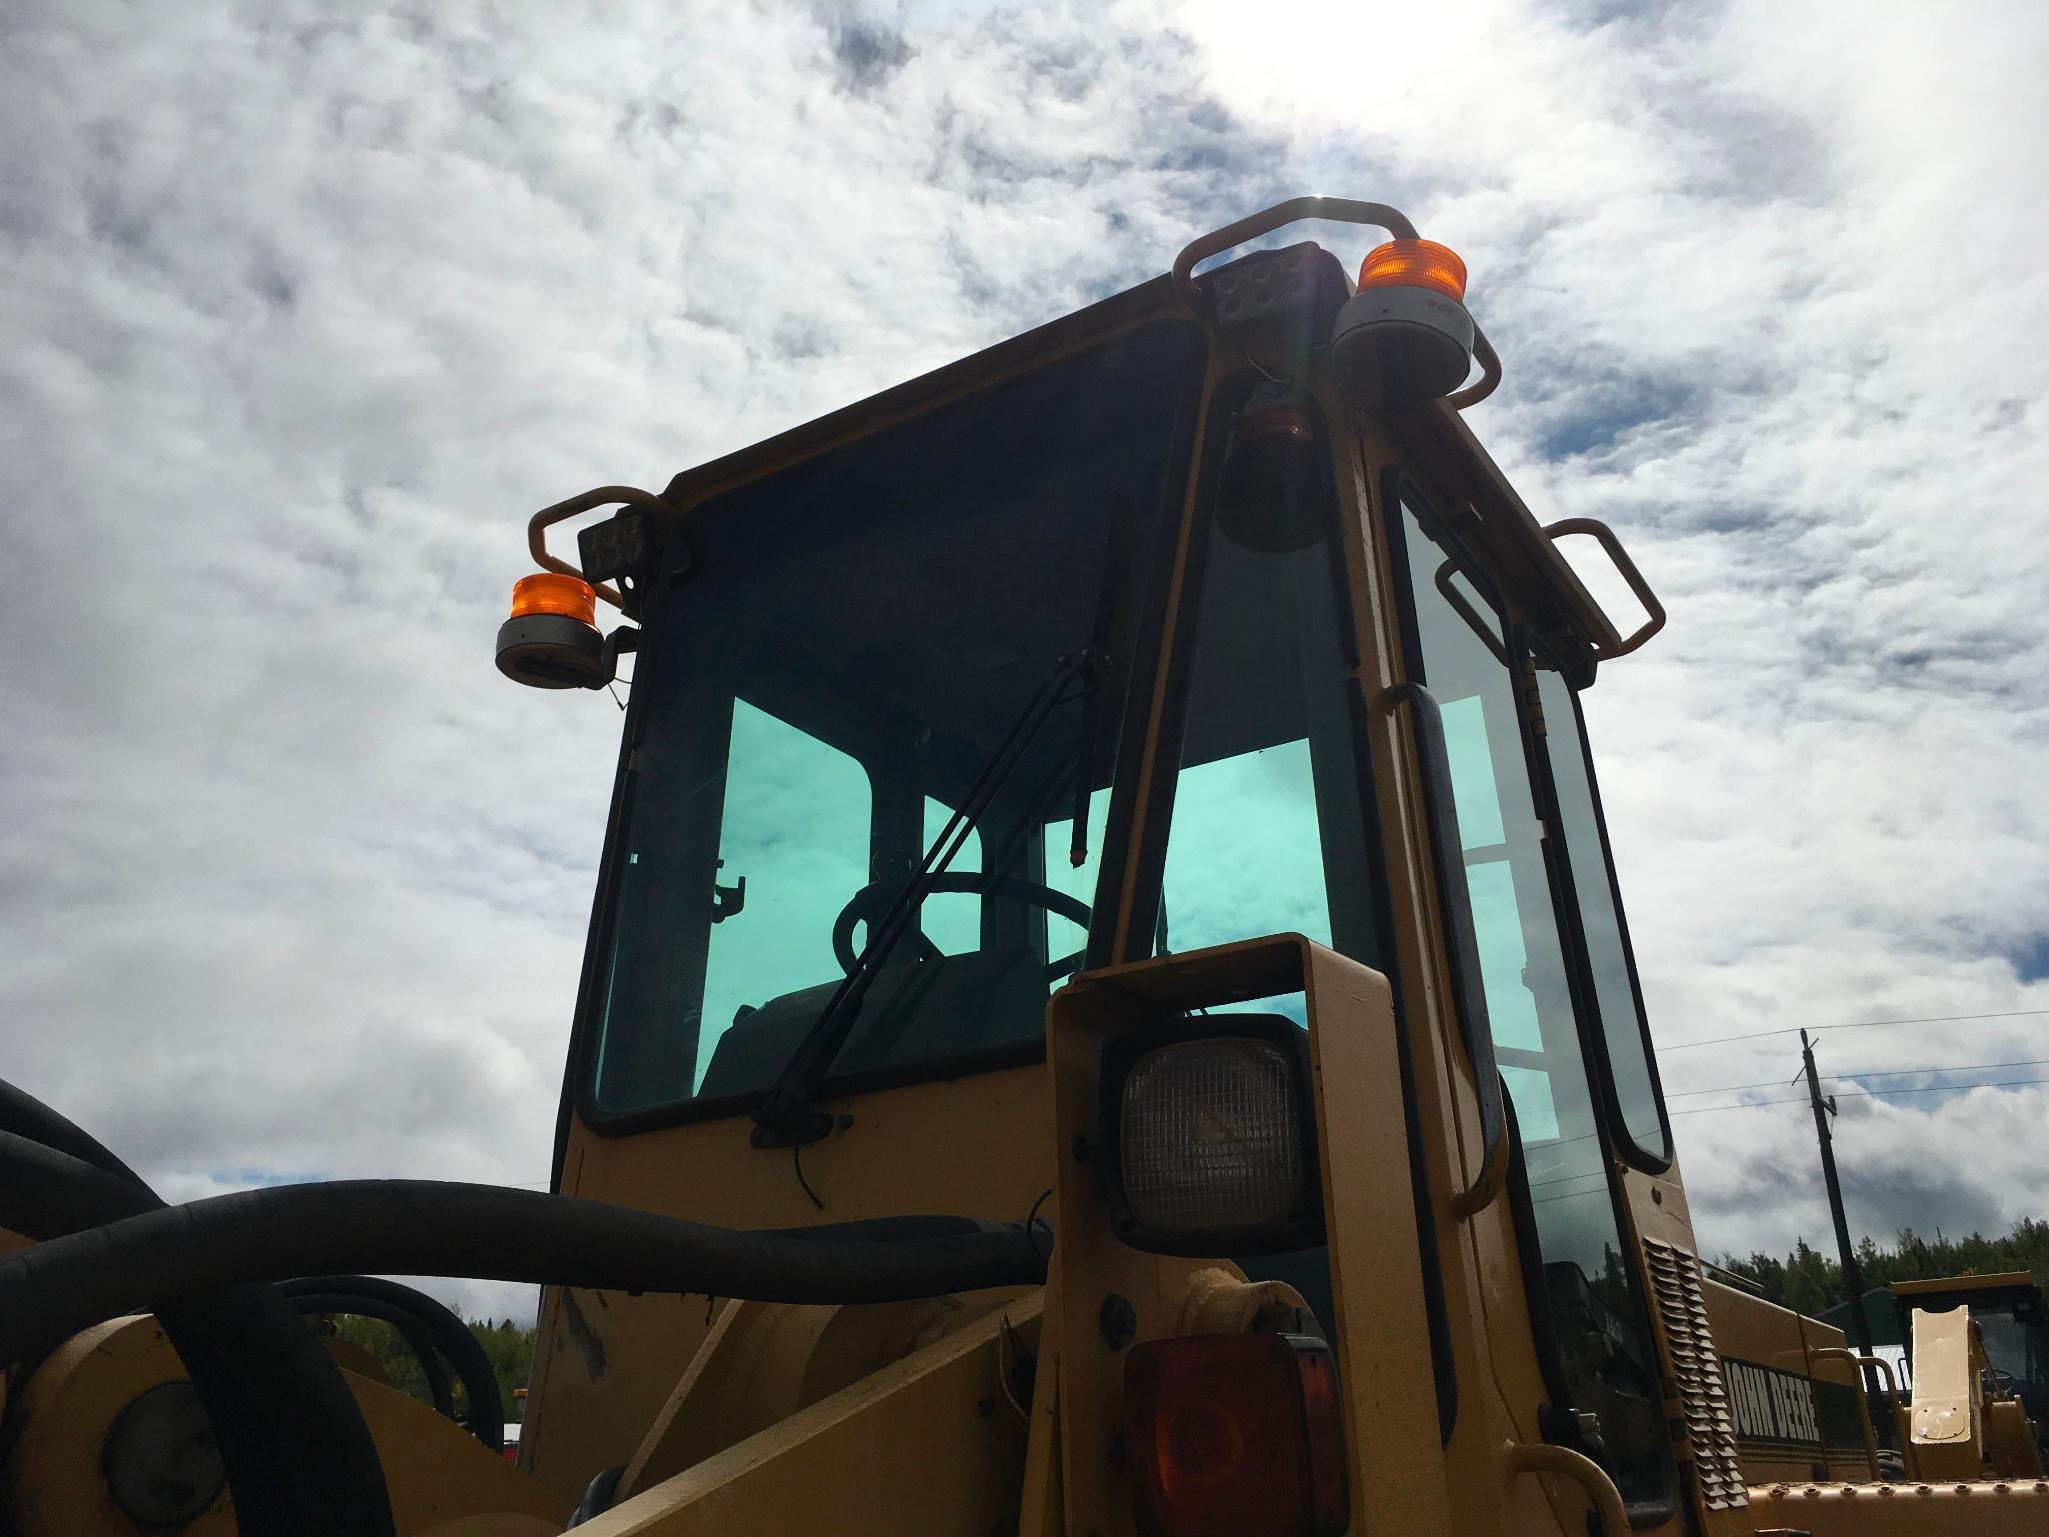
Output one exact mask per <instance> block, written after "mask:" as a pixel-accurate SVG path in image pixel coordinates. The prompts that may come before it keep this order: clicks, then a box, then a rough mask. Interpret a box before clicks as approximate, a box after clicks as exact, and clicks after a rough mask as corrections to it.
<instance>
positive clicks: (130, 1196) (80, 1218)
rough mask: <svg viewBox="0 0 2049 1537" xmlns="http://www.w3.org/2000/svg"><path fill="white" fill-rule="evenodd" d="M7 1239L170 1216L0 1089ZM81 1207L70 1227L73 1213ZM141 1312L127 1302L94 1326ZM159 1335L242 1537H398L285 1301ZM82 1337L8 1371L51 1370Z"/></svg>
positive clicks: (109, 1158)
mask: <svg viewBox="0 0 2049 1537" xmlns="http://www.w3.org/2000/svg"><path fill="white" fill-rule="evenodd" d="M0 1128H4V1130H0V1226H5V1227H9V1228H12V1229H13V1230H14V1231H16V1232H19V1233H22V1234H24V1235H25V1236H28V1237H32V1238H36V1237H41V1238H43V1239H44V1242H43V1243H38V1244H37V1245H36V1246H35V1248H32V1249H27V1250H22V1251H19V1253H20V1254H32V1253H35V1252H37V1251H38V1250H40V1249H41V1248H43V1247H44V1246H45V1244H47V1243H68V1242H70V1241H71V1240H70V1239H69V1238H67V1237H64V1236H62V1235H64V1234H66V1233H76V1232H78V1231H79V1230H81V1229H84V1230H89V1231H95V1232H97V1231H104V1230H105V1228H106V1225H107V1224H109V1223H112V1224H114V1225H116V1226H118V1225H119V1224H120V1223H121V1222H122V1221H138V1220H148V1219H149V1218H150V1217H161V1216H162V1215H164V1214H165V1212H166V1210H167V1208H165V1207H164V1204H163V1202H162V1201H161V1200H159V1199H158V1197H157V1195H156V1193H155V1192H154V1191H152V1190H151V1189H150V1188H149V1186H148V1185H146V1184H144V1183H143V1182H142V1180H141V1179H140V1178H139V1177H138V1176H136V1174H135V1173H134V1171H133V1170H131V1169H129V1167H128V1166H127V1165H126V1164H125V1163H123V1162H122V1161H121V1160H120V1159H119V1158H116V1157H115V1156H114V1155H113V1154H112V1153H110V1152H108V1151H107V1149H106V1148H104V1147H102V1146H101V1145H100V1144H99V1143H98V1142H97V1141H96V1140H94V1139H93V1138H92V1137H91V1136H89V1135H87V1134H86V1133H85V1132H84V1131H82V1130H80V1129H79V1128H78V1127H77V1126H75V1125H73V1124H72V1123H71V1122H70V1121H69V1120H67V1119H65V1117H63V1116H62V1115H59V1114H58V1113H57V1112H56V1111H55V1110H52V1109H51V1108H50V1107H49V1106H47V1105H45V1104H43V1103H42V1102H41V1101H40V1100H38V1099H36V1098H34V1097H33V1096H32V1095H29V1094H27V1093H24V1092H23V1091H22V1090H20V1089H18V1088H16V1087H15V1086H14V1085H13V1084H11V1083H7V1082H5V1081H4V1080H0ZM67 1201H69V1202H75V1203H76V1205H75V1208H73V1209H71V1210H70V1211H69V1213H68V1215H67V1207H66V1204H65V1203H66V1202H67ZM131 1305H133V1302H132V1300H124V1301H122V1302H120V1303H117V1304H116V1305H115V1306H114V1307H112V1308H109V1309H107V1310H106V1311H105V1312H103V1313H100V1314H97V1315H96V1316H95V1317H94V1318H92V1319H91V1320H89V1322H91V1323H97V1322H99V1321H100V1320H101V1319H103V1318H109V1317H112V1316H114V1315H115V1314H116V1313H119V1312H120V1311H122V1310H123V1309H124V1308H126V1307H129V1306H131ZM156 1315H157V1323H158V1324H159V1326H161V1327H162V1329H163V1331H164V1334H165V1337H166V1338H168V1339H169V1340H170V1342H171V1347H172V1348H173V1349H174V1350H176V1351H177V1353H178V1358H179V1359H180V1360H181V1361H183V1362H184V1364H185V1373H186V1375H187V1377H189V1378H190V1379H191V1382H192V1386H193V1387H194V1389H196V1390H197V1391H198V1393H199V1396H200V1401H201V1402H202V1403H204V1404H205V1406H206V1412H207V1418H208V1419H209V1421H210V1422H211V1423H212V1425H213V1428H214V1436H215V1439H216V1441H217V1443H218V1444H219V1447H220V1452H221V1462H222V1465H223V1467H224V1468H225V1469H226V1471H227V1475H228V1488H229V1491H230V1492H231V1494H232V1495H233V1497H234V1501H235V1519H236V1523H237V1527H238V1529H239V1530H240V1531H241V1532H242V1533H243V1534H244V1537H302V1534H303V1537H389V1534H390V1533H391V1532H392V1531H393V1529H394V1528H393V1522H392V1517H391V1500H390V1496H389V1494H388V1493H387V1492H386V1489H385V1483H384V1467H383V1464H382V1462H381V1461H380V1460H379V1458H378V1455H377V1445H376V1442H375V1441H373V1440H372V1439H371V1436H370V1428H369V1426H368V1425H366V1424H365V1423H364V1422H363V1415H362V1411H361V1410H360V1409H358V1408H357V1407H356V1400H355V1396H354V1395H353V1394H351V1393H350V1392H349V1389H348V1384H347V1383H346V1382H345V1381H344V1380H343V1378H342V1374H341V1372H340V1370H339V1369H338V1368H337V1367H336V1366H335V1364H334V1361H333V1360H332V1358H330V1357H329V1355H328V1354H327V1352H326V1350H324V1349H323V1348H322V1347H321V1344H320V1342H319V1340H317V1339H315V1338H314V1337H313V1333H312V1331H311V1330H309V1329H308V1328H306V1326H305V1325H304V1324H303V1323H302V1322H300V1320H299V1316H298V1314H297V1313H295V1312H294V1311H293V1310H292V1308H291V1307H290V1305H289V1304H287V1303H286V1302H285V1300H284V1299H283V1298H282V1297H280V1296H278V1295H277V1293H276V1292H274V1291H273V1290H271V1289H270V1288H269V1287H265V1286H233V1287H228V1288H224V1289H222V1290H218V1291H215V1292H213V1293H211V1294H206V1295H198V1296H183V1297H175V1298H169V1297H168V1295H167V1300H165V1301H164V1302H163V1303H162V1305H161V1306H159V1307H158V1308H157V1309H156ZM75 1332H76V1330H75V1329H64V1330H61V1331H59V1332H57V1333H55V1334H47V1335H44V1336H42V1337H41V1339H40V1342H39V1343H38V1344H36V1345H35V1346H34V1347H33V1348H31V1349H26V1350H19V1351H7V1352H0V1364H4V1365H9V1366H12V1365H15V1364H17V1363H19V1364H33V1363H35V1362H39V1361H40V1360H41V1359H42V1357H43V1356H44V1355H45V1354H47V1353H48V1351H50V1350H51V1349H53V1348H55V1347H56V1346H57V1345H59V1344H61V1343H62V1342H63V1341H64V1339H65V1338H66V1337H68V1336H69V1335H70V1334H72V1333H75Z"/></svg>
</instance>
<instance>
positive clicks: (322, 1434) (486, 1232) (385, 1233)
mask: <svg viewBox="0 0 2049 1537" xmlns="http://www.w3.org/2000/svg"><path fill="white" fill-rule="evenodd" d="M0 1226H4V1227H8V1228H12V1229H13V1230H14V1231H16V1232H19V1233H23V1234H25V1235H27V1236H28V1237H31V1238H34V1239H37V1240H38V1242H36V1243H35V1244H34V1245H33V1246H32V1247H30V1248H27V1249H24V1250H20V1251H17V1252H16V1253H14V1254H11V1255H8V1256H7V1257H6V1258H4V1259H0V1365H4V1366H8V1367H16V1366H26V1367H28V1368H30V1369H33V1367H34V1365H35V1363H37V1362H39V1361H40V1360H41V1359H42V1358H43V1356H44V1355H46V1354H47V1353H48V1352H49V1351H50V1350H52V1349H54V1348H56V1346H58V1345H59V1344H61V1343H62V1342H63V1341H64V1340H65V1339H67V1338H69V1337H70V1336H71V1335H73V1334H75V1333H77V1332H78V1331H79V1330H80V1329H83V1328H87V1327H90V1326H91V1325H93V1324H95V1323H98V1322H100V1321H102V1320H104V1319H107V1318H111V1317H115V1316H117V1315H119V1314H121V1313H124V1312H128V1311H132V1310H134V1309H137V1308H149V1309H152V1310H154V1311H155V1312H156V1315H157V1318H158V1321H159V1322H160V1323H161V1324H162V1325H163V1328H164V1332H165V1334H166V1335H167V1336H169V1338H170V1340H171V1343H172V1345H173V1346H174V1347H175V1348H176V1349H177V1351H178V1354H179V1355H180V1356H181V1357H182V1358H183V1360H184V1362H185V1365H186V1369H187V1371H188V1373H189V1374H190V1376H191V1379H192V1383H193V1386H194V1387H195V1388H196V1389H197V1390H198V1391H199V1393H200V1396H201V1399H202V1401H203V1402H204V1403H205V1405H206V1408H207V1412H208V1414H209V1416H210V1417H211V1419H212V1420H213V1422H214V1427H215V1432H216V1435H217V1436H218V1438H219V1441H220V1445H221V1455H222V1460H223V1462H224V1464H225V1466H226V1468H227V1471H228V1481H229V1487H230V1489H231V1491H232V1492H233V1495H234V1499H235V1510H236V1515H237V1520H238V1522H239V1524H240V1529H241V1530H242V1531H243V1532H244V1533H245V1534H249V1537H258V1534H262V1533H273V1532H275V1533H284V1532H293V1533H326V1532H334V1533H341V1532H349V1533H378V1532H390V1531H391V1530H392V1520H391V1510H390V1504H389V1500H388V1497H387V1495H386V1491H385V1488H384V1476H383V1469H382V1467H381V1465H380V1463H379V1462H378V1458H377V1450H376V1447H375V1445H374V1443H373V1442H372V1441H371V1439H370V1434H369V1431H368V1429H367V1427H366V1426H365V1425H364V1423H363V1419H362V1415H361V1413H360V1411H359V1410H358V1409H357V1407H356V1403H355V1400H354V1398H353V1396H352V1395H351V1394H350V1393H349V1390H348V1387H347V1385H346V1383H345V1382H344V1381H343V1379H342V1376H341V1373H340V1372H339V1371H338V1370H337V1369H336V1367H335V1366H334V1363H333V1362H332V1360H331V1359H330V1358H329V1357H328V1355H327V1353H326V1351H325V1350H324V1349H322V1348H321V1346H320V1344H319V1341H318V1340H317V1339H316V1338H315V1337H314V1335H313V1334H312V1332H311V1331H310V1330H308V1329H307V1328H305V1327H304V1325H303V1324H302V1323H300V1321H299V1317H298V1315H299V1313H301V1312H309V1313H310V1312H350V1313H359V1314H363V1315H365V1316H369V1317H382V1318H386V1319H387V1320H388V1321H390V1322H392V1323H393V1324H395V1325H396V1326H397V1327H399V1329H400V1330H401V1333H402V1334H404V1335H405V1337H406V1338H407V1340H408V1342H409V1343H411V1344H412V1346H413V1348H414V1349H415V1351H416V1352H418V1353H419V1354H420V1356H421V1359H422V1361H423V1362H424V1363H429V1364H428V1365H427V1372H428V1381H429V1386H430V1391H433V1392H434V1395H435V1398H436V1402H437V1406H439V1407H443V1409H444V1412H446V1409H447V1407H448V1406H449V1405H451V1404H452V1395H451V1394H450V1393H449V1392H448V1389H447V1384H446V1382H445V1380H443V1381H440V1383H439V1385H438V1386H437V1385H436V1383H437V1376H436V1373H437V1370H438V1368H437V1367H436V1366H434V1365H433V1364H431V1358H432V1357H433V1356H434V1354H435V1353H436V1351H439V1352H440V1353H441V1354H443V1355H445V1356H446V1357H447V1359H448V1360H449V1362H450V1363H451V1364H452V1365H453V1366H454V1367H455V1369H456V1373H457V1376H458V1378H459V1379H460V1380H461V1381H462V1383H463V1385H464V1389H465V1392H466V1394H467V1395H468V1398H469V1403H470V1412H471V1428H472V1430H473V1431H475V1433H476V1434H477V1435H478V1436H479V1438H480V1439H482V1440H484V1441H485V1442H486V1444H487V1445H495V1444H498V1441H499V1438H500V1437H501V1435H502V1431H503V1423H502V1406H501V1403H500V1400H499V1396H498V1391H497V1380H496V1377H495V1375H494V1374H493V1373H492V1372H491V1370H490V1364H489V1362H488V1360H486V1359H485V1358H484V1356H483V1352H482V1350H481V1348H480V1347H479V1346H478V1345H477V1343H476V1341H475V1339H474V1337H472V1336H471V1335H470V1333H469V1330H468V1329H467V1327H466V1326H464V1325H463V1324H462V1322H461V1320H460V1319H457V1318H456V1317H455V1315H454V1314H452V1313H449V1312H448V1311H447V1309H445V1308H442V1307H441V1306H440V1304H438V1303H435V1302H433V1300H432V1299H431V1298H427V1297H425V1296H424V1295H423V1294H421V1293H419V1292H416V1291H414V1290H413V1289H412V1288H410V1287H406V1286H400V1285H398V1284H397V1283H395V1282H389V1281H383V1280H379V1279H377V1278H376V1276H375V1275H363V1274H358V1273H356V1272H363V1271H368V1272H384V1273H387V1274H398V1275H460V1276H474V1277H483V1278H489V1279H495V1280H505V1281H525V1282H533V1283H539V1284H543V1285H553V1286H576V1287H589V1288H598V1289H610V1290H621V1291H629V1292H642V1291H671V1292H696V1293H703V1294H706V1295H710V1296H717V1297H744V1298H750V1299H753V1300H758V1301H763V1302H791V1303H816V1304H841V1303H865V1302H894V1301H901V1300H905V1299H909V1298H914V1297H931V1296H940V1295H944V1294H947V1293H951V1292H959V1291H975V1290H980V1289H982V1288H986V1287H996V1286H1019V1285H1037V1284H1039V1283H1041V1282H1043V1281H1044V1280H1045V1277H1046V1265H1047V1257H1048V1255H1049V1253H1050V1252H1051V1247H1052V1243H1051V1234H1050V1232H1049V1231H1048V1230H1047V1228H1046V1227H1045V1224H1043V1223H1040V1222H1036V1221H1032V1222H1024V1223H989V1222H981V1221H977V1220H974V1219H972V1218H965V1217H917V1216H911V1217H888V1218H880V1219H875V1220H871V1221H864V1222H847V1223H837V1224H828V1225H824V1226H818V1227H808V1228H791V1229H782V1230H776V1231H767V1232H740V1231H736V1230H733V1229H730V1228H719V1227H710V1226H707V1225H705V1224H703V1223H697V1222H685V1221H681V1220H679V1219H677V1218H673V1217H663V1216H657V1215H655V1214H654V1213H652V1212H644V1211H637V1210H634V1209H631V1208H628V1207H621V1206H611V1205H606V1204H604V1203H601V1202H597V1201H583V1200H577V1199H575V1198H573V1197H568V1196H559V1195H547V1194H541V1193H537V1192H533V1191H525V1190H509V1189H503V1188H500V1187H497V1186H492V1185H468V1184H453V1183H445V1182H441V1181H435V1180H340V1181H334V1182H330V1183H323V1184H305V1185H285V1186H278V1187H274V1188H271V1189H266V1190H251V1191H244V1192H240V1193H238V1194H234V1195H224V1196H214V1197H212V1198H210V1199H208V1200H203V1201H194V1202H191V1203H189V1204H187V1205H183V1206H165V1205H164V1204H163V1203H162V1202H161V1201H159V1200H158V1199H157V1197H156V1196H155V1194H154V1193H152V1192H151V1191H150V1190H149V1188H148V1186H146V1185H144V1184H143V1183H142V1181H141V1180H140V1179H139V1178H137V1177H136V1175H135V1174H134V1172H133V1171H132V1170H130V1169H129V1168H128V1167H127V1165H125V1164H123V1163H122V1162H121V1161H120V1160H119V1159H118V1158H116V1157H115V1156H114V1155H113V1154H112V1153H110V1152H108V1151H107V1150H106V1149H105V1148H104V1147H102V1146H101V1145H100V1144H99V1143H98V1142H96V1141H95V1140H94V1139H93V1138H91V1137H90V1136H88V1135H86V1133H84V1132H83V1131H81V1130H79V1129H78V1128H77V1127H76V1126H74V1125H73V1124H72V1123H71V1122H69V1121H67V1120H65V1119H64V1118H63V1117H62V1116H60V1115H58V1114H57V1113H56V1112H55V1111H53V1110H51V1109H49V1107H48V1106H46V1105H43V1104H41V1103H40V1102H39V1101H37V1100H35V1099H33V1098H31V1097H30V1096H29V1095H27V1094H24V1093H22V1092H21V1091H20V1090H19V1089H16V1088H14V1087H13V1086H12V1085H11V1084H6V1083H4V1082H0ZM264 1283H274V1284H268V1285H266V1284H264ZM487 1422H488V1423H487Z"/></svg>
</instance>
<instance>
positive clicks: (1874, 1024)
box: [1658, 1009, 2049, 1056]
mask: <svg viewBox="0 0 2049 1537" xmlns="http://www.w3.org/2000/svg"><path fill="white" fill-rule="evenodd" d="M2040 1014H2049V1009H2009V1010H2007V1011H2006V1012H2005V1013H2002V1014H1930V1015H1927V1016H1925V1017H1923V1018H1919V1019H1855V1020H1851V1021H1849V1022H1848V1023H1847V1024H1840V1025H1810V1026H1808V1027H1807V1028H1808V1029H1810V1030H1875V1029H1877V1028H1879V1027H1880V1026H1882V1025H1953V1024H1956V1023H1957V1022H1959V1021H1960V1020H1967V1019H2028V1018H2032V1017H2034V1016H2036V1015H2040ZM1799 1033H1800V1026H1798V1025H1787V1026H1785V1027H1784V1028H1782V1029H1778V1030H1753V1031H1751V1032H1750V1033H1749V1034H1748V1035H1718V1036H1716V1037H1714V1039H1712V1040H1707V1041H1680V1042H1678V1043H1677V1044H1676V1045H1672V1046H1660V1047H1659V1048H1658V1052H1659V1054H1660V1055H1661V1056H1662V1055H1663V1054H1664V1053H1666V1052H1671V1051H1691V1050H1692V1049H1693V1048H1694V1047H1696V1046H1726V1045H1728V1044H1729V1043H1730V1042H1731V1041H1761V1040H1763V1039H1764V1038H1765V1037H1766V1036H1771V1035H1798V1034H1799Z"/></svg>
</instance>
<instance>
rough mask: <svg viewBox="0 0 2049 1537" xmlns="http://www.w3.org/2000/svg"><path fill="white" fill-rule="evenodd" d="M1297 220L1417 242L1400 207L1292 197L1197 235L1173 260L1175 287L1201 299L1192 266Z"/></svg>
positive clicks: (1192, 299) (1193, 300) (1193, 299)
mask: <svg viewBox="0 0 2049 1537" xmlns="http://www.w3.org/2000/svg"><path fill="white" fill-rule="evenodd" d="M1298 219H1329V220H1331V221H1333V222H1335V223H1339V224H1373V225H1377V226H1379V227H1380V228H1381V229H1384V230H1386V231H1387V232H1388V233H1389V234H1391V235H1393V236H1394V237H1395V239H1397V240H1414V239H1416V238H1417V237H1416V226H1415V225H1413V224H1411V223H1410V222H1409V216H1408V215H1407V214H1405V213H1403V212H1402V211H1401V210H1400V209H1399V208H1390V207H1388V205H1387V204H1385V203H1362V202H1360V201H1359V200H1358V199H1357V198H1351V197H1291V198H1289V199H1288V200H1287V201H1286V202H1285V203H1276V204H1274V205H1273V207H1271V208H1262V209H1260V211H1259V212H1258V213H1254V214H1247V215H1246V216H1245V217H1244V218H1242V219H1240V220H1239V221H1238V222H1237V223H1235V224H1226V225H1225V226H1224V227H1223V228H1222V229H1218V230H1211V231H1210V232H1209V233H1208V234H1207V235H1198V236H1197V237H1196V238H1195V239H1193V240H1191V241H1189V242H1188V244H1187V245H1186V246H1184V247H1183V248H1182V251H1181V254H1180V255H1179V256H1177V257H1175V258H1174V287H1175V289H1176V290H1177V291H1178V292H1179V293H1180V295H1181V297H1182V298H1184V299H1186V300H1187V301H1188V302H1189V303H1190V304H1194V303H1196V302H1197V301H1198V300H1199V299H1201V297H1202V290H1201V289H1199V288H1197V287H1196V286H1195V264H1196V263H1197V262H1199V261H1207V260H1208V259H1209V258H1210V257H1212V256H1215V255H1216V254H1217V253H1218V252H1219V251H1228V250H1230V249H1231V247H1232V246H1234V245H1243V244H1244V243H1245V242H1246V241H1248V240H1256V239H1258V238H1259V237H1260V236H1261V235H1266V234H1271V233H1272V232H1273V231H1275V230H1277V229H1279V228H1280V227H1281V226H1282V225H1283V224H1293V223H1294V222H1295V221H1296V220H1298Z"/></svg>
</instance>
